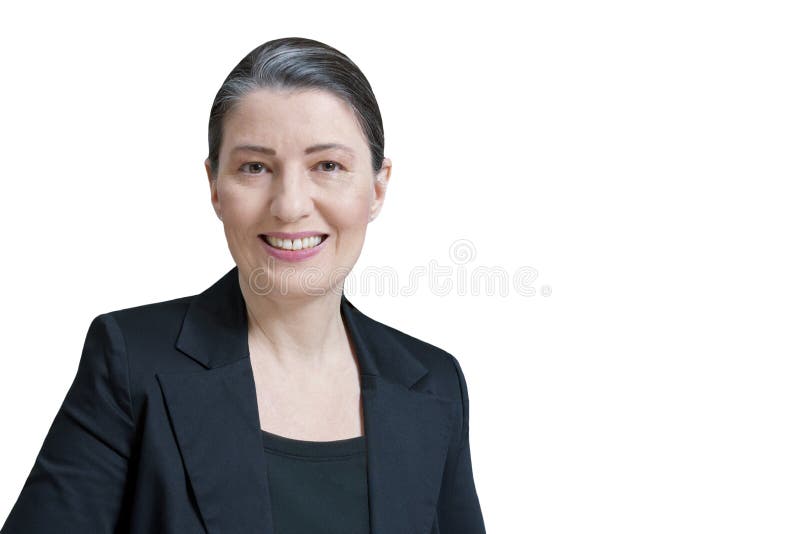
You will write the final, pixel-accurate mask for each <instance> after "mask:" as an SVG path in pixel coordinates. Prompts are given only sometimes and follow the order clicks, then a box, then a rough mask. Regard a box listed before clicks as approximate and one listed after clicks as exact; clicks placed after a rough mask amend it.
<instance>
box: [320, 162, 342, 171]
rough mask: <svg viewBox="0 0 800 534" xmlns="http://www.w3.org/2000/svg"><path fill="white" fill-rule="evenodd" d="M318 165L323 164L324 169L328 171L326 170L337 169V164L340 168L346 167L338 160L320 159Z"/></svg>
mask: <svg viewBox="0 0 800 534" xmlns="http://www.w3.org/2000/svg"><path fill="white" fill-rule="evenodd" d="M317 165H318V166H320V165H321V166H322V170H323V171H326V172H333V171H336V170H337V169H336V167H337V166H338V167H339V170H344V167H343V166H342V164H341V163H338V162H336V161H320V162H319V163H318V164H317Z"/></svg>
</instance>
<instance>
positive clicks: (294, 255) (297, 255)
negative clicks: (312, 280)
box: [259, 232, 328, 262]
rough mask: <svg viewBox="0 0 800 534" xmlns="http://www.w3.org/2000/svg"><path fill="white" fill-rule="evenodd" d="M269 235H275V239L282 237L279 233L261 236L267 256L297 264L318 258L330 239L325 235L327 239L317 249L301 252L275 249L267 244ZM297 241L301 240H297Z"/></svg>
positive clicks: (302, 250)
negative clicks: (297, 262)
mask: <svg viewBox="0 0 800 534" xmlns="http://www.w3.org/2000/svg"><path fill="white" fill-rule="evenodd" d="M303 233H304V234H305V235H319V232H318V233H310V234H309V232H303ZM267 235H269V236H273V235H274V236H275V237H280V234H277V233H276V234H260V235H259V241H261V246H263V247H264V250H265V251H266V252H267V254H269V255H270V256H272V257H273V258H276V259H278V260H282V261H289V262H296V261H303V260H306V259H308V258H310V257H312V256H316V255H317V254H319V253H320V252H322V250H323V249H324V248H325V247H326V246H327V244H328V239H327V236H328V234H323V235H324V236H325V238H324V239H323V240H322V242H321V243H320V244H319V245H317V246H316V247H313V248H306V249H301V250H283V249H280V248H275V247H273V246H272V245H270V244H269V243H267V238H266V236H267ZM283 235H299V234H283ZM285 239H288V237H287V238H285ZM297 239H299V238H297Z"/></svg>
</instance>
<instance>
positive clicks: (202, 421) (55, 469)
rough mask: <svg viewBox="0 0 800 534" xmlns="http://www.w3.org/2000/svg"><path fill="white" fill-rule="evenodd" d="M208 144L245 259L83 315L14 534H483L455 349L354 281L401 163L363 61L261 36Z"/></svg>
mask: <svg viewBox="0 0 800 534" xmlns="http://www.w3.org/2000/svg"><path fill="white" fill-rule="evenodd" d="M208 141H209V153H208V157H207V158H206V160H205V162H204V166H205V171H206V176H207V178H208V186H209V191H210V197H211V204H212V207H213V209H214V211H215V212H216V214H217V216H218V217H219V219H220V220H221V222H222V224H223V228H224V233H225V237H226V240H227V243H228V248H229V250H230V253H231V256H232V257H233V260H234V262H235V266H234V267H233V268H231V269H230V270H229V271H228V272H227V273H226V274H224V275H223V276H222V277H221V278H220V279H219V280H217V281H216V282H215V283H214V284H212V285H211V286H210V287H209V288H208V289H206V290H205V291H203V292H202V293H199V294H197V295H191V296H187V297H183V298H179V299H173V300H169V301H163V302H156V303H150V304H144V305H141V306H137V307H133V308H127V309H121V310H114V311H110V312H107V313H103V314H101V315H98V316H97V317H96V318H95V319H94V320H93V321H92V323H91V324H90V326H89V329H88V333H87V335H86V342H85V345H84V350H83V353H82V355H81V360H80V366H79V368H78V372H77V374H76V376H75V379H74V382H73V384H72V386H71V388H70V390H69V392H68V394H67V396H66V398H65V400H64V403H63V405H62V407H61V409H60V410H59V412H58V414H57V415H56V418H55V421H54V422H53V425H52V427H51V429H50V431H49V433H48V435H47V437H46V438H45V442H44V445H43V446H42V448H41V451H40V452H39V455H38V457H37V459H36V462H35V464H34V466H33V469H32V471H31V473H30V476H29V477H28V480H27V481H26V482H25V484H24V486H23V489H22V492H21V494H20V496H19V498H18V500H17V502H16V504H15V506H14V507H13V509H12V511H11V514H10V515H9V517H8V520H7V522H6V524H5V526H4V527H3V529H2V532H3V533H4V534H5V533H7V534H16V533H33V534H36V533H45V532H87V533H89V532H91V533H93V534H99V533H111V532H131V533H142V534H144V533H152V532H161V533H181V534H185V533H193V532H209V533H234V532H235V533H237V534H239V533H243V534H247V533H252V534H256V533H258V534H264V533H273V534H289V533H303V534H315V533H325V534H345V533H346V534H360V533H368V532H374V533H378V534H401V533H402V534H409V533H414V534H445V533H446V534H479V533H484V532H485V527H484V522H483V516H482V512H481V507H480V504H479V500H478V495H477V492H476V489H475V484H474V481H473V475H472V462H471V457H470V446H469V395H468V392H467V384H466V380H465V378H464V374H463V372H462V370H461V366H460V365H459V363H458V360H457V359H456V358H455V357H454V356H453V355H451V354H449V353H448V352H446V351H445V350H443V349H441V348H438V347H435V346H433V345H431V344H429V343H426V342H425V341H422V340H420V339H416V338H414V337H412V336H410V335H408V334H405V333H403V332H401V331H399V330H397V329H394V328H392V327H389V326H387V325H384V324H382V323H380V322H378V321H376V320H374V319H371V318H370V317H368V316H367V315H365V314H363V313H362V312H361V311H360V310H358V308H356V307H355V306H354V305H353V304H352V303H351V302H350V301H349V300H348V299H347V298H346V297H345V295H344V293H343V289H342V288H343V282H344V280H345V278H346V277H347V275H348V273H349V272H350V271H351V270H352V268H353V266H354V264H355V263H356V261H357V260H358V257H359V255H360V253H361V249H362V247H363V245H364V240H365V236H366V231H367V227H368V225H369V223H370V222H371V221H372V220H374V219H375V217H376V216H377V215H378V213H379V212H380V210H381V207H382V205H383V203H384V201H385V198H386V192H387V186H388V183H389V179H390V176H391V169H392V163H391V160H390V159H389V158H386V157H384V154H383V149H384V138H383V124H382V122H381V115H380V111H379V109H378V104H377V101H376V99H375V96H374V94H373V92H372V89H371V88H370V85H369V83H368V82H367V80H366V78H365V77H364V75H363V73H362V72H361V71H360V70H359V69H358V67H357V66H356V65H355V64H354V63H353V62H352V61H351V60H350V59H349V58H348V57H347V56H345V55H344V54H342V53H341V52H339V51H337V50H336V49H334V48H332V47H330V46H328V45H325V44H323V43H320V42H318V41H313V40H310V39H304V38H299V37H292V38H284V39H276V40H274V41H269V42H267V43H264V44H263V45H261V46H259V47H258V48H256V49H255V50H253V51H252V52H250V53H249V54H248V55H247V56H246V57H245V58H244V59H243V60H242V61H241V62H240V63H239V64H238V65H237V66H236V67H235V68H234V69H233V71H232V72H231V73H230V74H229V75H228V77H227V79H226V80H225V81H224V83H223V84H222V87H221V88H220V90H219V92H218V93H217V95H216V98H215V100H214V103H213V105H212V109H211V116H210V121H209V131H208Z"/></svg>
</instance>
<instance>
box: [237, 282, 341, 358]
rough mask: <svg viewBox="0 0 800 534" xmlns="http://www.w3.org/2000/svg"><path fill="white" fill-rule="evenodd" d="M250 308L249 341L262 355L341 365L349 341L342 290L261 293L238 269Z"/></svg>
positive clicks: (248, 322) (248, 316) (244, 295)
mask: <svg viewBox="0 0 800 534" xmlns="http://www.w3.org/2000/svg"><path fill="white" fill-rule="evenodd" d="M239 286H240V288H241V291H242V296H243V297H244V301H245V305H246V307H247V333H248V341H249V343H250V348H251V356H253V352H255V353H257V355H258V356H257V357H258V358H263V359H267V360H269V362H268V363H270V364H274V365H278V366H280V367H283V368H285V369H288V368H309V367H311V368H319V367H330V366H337V364H341V362H340V360H341V359H342V347H346V346H348V340H347V333H346V330H345V327H344V323H343V321H342V317H341V313H340V305H341V298H342V295H341V292H337V291H328V292H326V293H325V294H323V295H308V294H303V293H302V292H301V293H299V294H297V295H282V294H280V292H277V291H275V292H268V293H266V294H263V295H262V294H259V293H258V292H256V291H254V290H253V288H251V287H250V286H249V284H248V283H247V280H246V279H243V275H242V273H241V272H240V273H239Z"/></svg>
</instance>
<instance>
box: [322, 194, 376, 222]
mask: <svg viewBox="0 0 800 534" xmlns="http://www.w3.org/2000/svg"><path fill="white" fill-rule="evenodd" d="M369 202H370V197H369V196H368V195H366V194H358V195H347V196H343V197H340V198H339V199H338V200H336V201H335V202H331V203H330V204H329V208H330V209H329V210H327V213H328V214H330V218H331V220H330V221H329V222H330V223H331V224H332V225H335V226H337V227H339V228H340V229H341V230H342V231H344V230H352V231H361V230H363V229H365V228H366V226H367V223H369V207H370V204H369Z"/></svg>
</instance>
